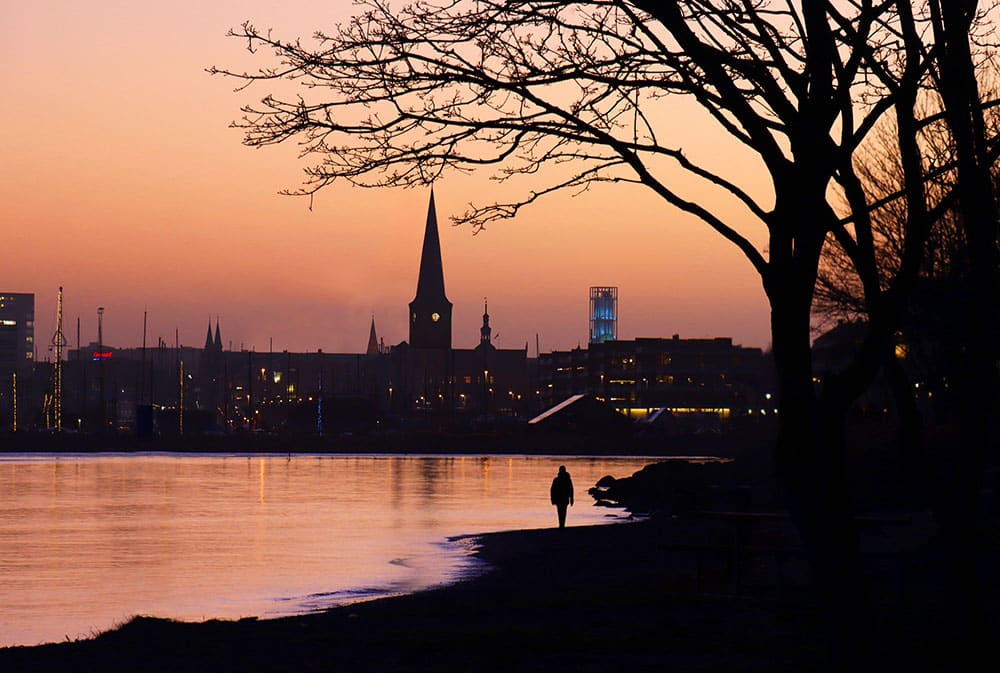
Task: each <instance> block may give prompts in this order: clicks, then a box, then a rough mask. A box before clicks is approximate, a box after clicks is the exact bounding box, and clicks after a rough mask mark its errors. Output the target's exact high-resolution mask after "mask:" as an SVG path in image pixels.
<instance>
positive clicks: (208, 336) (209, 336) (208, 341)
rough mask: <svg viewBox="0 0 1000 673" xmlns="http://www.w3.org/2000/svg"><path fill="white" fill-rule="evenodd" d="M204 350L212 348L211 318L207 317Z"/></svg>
mask: <svg viewBox="0 0 1000 673" xmlns="http://www.w3.org/2000/svg"><path fill="white" fill-rule="evenodd" d="M205 350H207V351H210V350H212V318H211V317H209V319H208V334H206V335H205Z"/></svg>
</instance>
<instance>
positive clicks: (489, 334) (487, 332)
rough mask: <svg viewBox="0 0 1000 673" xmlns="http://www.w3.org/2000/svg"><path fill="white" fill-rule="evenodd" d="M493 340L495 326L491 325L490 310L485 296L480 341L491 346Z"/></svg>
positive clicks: (481, 343)
mask: <svg viewBox="0 0 1000 673" xmlns="http://www.w3.org/2000/svg"><path fill="white" fill-rule="evenodd" d="M492 340H493V328H492V327H490V310H489V304H488V303H487V302H486V297H483V326H482V327H481V328H480V329H479V343H480V345H483V346H489V345H490V342H491V341H492Z"/></svg>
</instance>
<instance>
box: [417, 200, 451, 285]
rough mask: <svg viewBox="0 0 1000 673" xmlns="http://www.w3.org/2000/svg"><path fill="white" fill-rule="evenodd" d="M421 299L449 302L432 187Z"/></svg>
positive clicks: (418, 279)
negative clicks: (445, 286) (445, 289)
mask: <svg viewBox="0 0 1000 673" xmlns="http://www.w3.org/2000/svg"><path fill="white" fill-rule="evenodd" d="M421 298H427V299H439V298H440V299H444V300H445V301H447V297H445V294H444V267H443V266H442V264H441V239H440V238H439V237H438V224H437V209H436V208H435V207H434V188H433V187H431V199H430V204H429V205H428V206H427V224H426V225H425V226H424V247H423V250H422V251H421V253H420V275H419V276H418V277H417V300H419V299H421Z"/></svg>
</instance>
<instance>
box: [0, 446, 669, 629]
mask: <svg viewBox="0 0 1000 673" xmlns="http://www.w3.org/2000/svg"><path fill="white" fill-rule="evenodd" d="M475 460H478V461H479V462H480V464H481V465H479V466H476V469H472V466H473V463H472V462H471V461H475ZM497 460H501V458H490V457H488V456H486V457H481V458H480V457H472V456H469V457H466V456H459V457H453V456H439V457H425V456H383V457H374V456H314V455H288V456H284V455H282V456H235V455H234V456H208V455H199V456H191V455H162V454H149V455H142V454H135V455H103V456H59V457H54V456H43V455H32V454H22V455H12V454H0V646H5V645H13V644H33V643H38V642H50V641H58V640H63V639H65V638H67V637H69V638H71V639H72V638H78V637H85V636H89V635H91V634H92V633H94V632H96V631H100V630H105V629H108V628H110V627H112V626H114V625H115V624H117V623H120V622H122V621H125V620H127V619H128V618H129V617H130V616H132V615H135V614H153V615H157V616H162V617H172V618H176V619H184V620H201V619H206V618H211V617H220V618H238V617H242V616H249V615H256V616H263V617H267V616H278V615H282V614H291V613H299V612H304V611H308V610H310V609H316V608H321V607H324V606H328V605H331V604H336V603H342V602H349V601H350V600H357V599H359V598H363V597H365V596H368V595H371V592H374V593H378V592H379V591H381V592H383V593H384V592H407V591H414V590H418V589H420V588H424V587H427V586H430V585H433V584H437V583H440V582H442V581H444V580H446V579H447V578H448V577H449V576H450V573H453V572H455V570H456V568H457V567H458V566H459V565H460V559H461V550H460V549H458V548H452V549H451V550H450V552H448V551H446V549H445V548H443V547H442V546H441V542H442V541H444V540H446V539H447V538H448V537H449V536H456V535H463V534H473V533H477V532H485V531H490V530H509V529H516V528H534V527H549V526H552V525H553V524H554V523H555V514H554V512H553V510H552V508H551V507H550V506H549V502H548V486H549V483H550V482H551V479H552V477H553V475H554V474H555V471H556V468H557V467H558V465H560V464H563V463H565V464H566V465H567V466H568V467H569V470H570V471H571V473H572V474H573V479H574V483H575V484H576V488H577V498H578V500H577V502H578V506H577V507H576V508H574V511H573V512H571V514H570V517H569V524H570V525H581V524H584V523H593V522H598V521H603V520H606V516H607V514H608V511H607V510H604V509H601V508H593V507H581V506H579V505H580V504H582V503H583V502H586V501H587V500H586V496H585V491H586V488H587V487H589V486H591V485H593V484H594V483H595V482H596V481H597V479H599V478H600V477H602V476H604V475H605V474H613V475H615V476H624V475H628V474H631V473H632V472H634V471H635V470H637V469H639V468H640V467H642V466H643V465H645V464H646V463H648V462H649V460H648V459H617V458H616V459H602V458H597V459H595V458H576V459H567V458H546V457H524V456H515V457H503V458H502V460H504V461H505V463H506V470H505V471H504V472H505V473H506V474H505V477H506V478H505V479H503V481H502V483H497V482H496V480H495V479H494V480H491V478H490V477H491V465H492V463H493V462H494V461H497ZM244 463H245V465H244ZM254 463H256V469H254ZM368 589H370V590H371V592H366V591H365V590H368Z"/></svg>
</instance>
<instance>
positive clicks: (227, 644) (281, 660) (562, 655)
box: [0, 519, 824, 672]
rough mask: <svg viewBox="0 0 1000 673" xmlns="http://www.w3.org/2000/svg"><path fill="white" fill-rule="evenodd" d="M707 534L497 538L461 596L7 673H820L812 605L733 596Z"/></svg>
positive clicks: (154, 638) (127, 632)
mask: <svg viewBox="0 0 1000 673" xmlns="http://www.w3.org/2000/svg"><path fill="white" fill-rule="evenodd" d="M697 528H698V531H695V530H693V528H692V524H691V523H689V522H684V521H680V520H671V519H665V520H662V521H658V522H657V521H652V522H642V523H629V524H617V525H605V526H589V527H575V528H574V527H569V528H567V529H566V530H563V531H559V530H557V529H544V530H530V531H515V532H506V533H491V534H486V535H483V536H477V538H478V539H479V543H480V545H481V548H480V549H479V551H478V554H479V556H480V557H481V558H482V559H483V560H484V561H485V562H486V563H488V564H490V566H491V568H492V569H491V570H490V571H489V572H487V573H485V574H484V575H482V576H480V577H476V578H472V579H468V580H466V581H463V582H460V583H458V584H456V585H452V586H448V587H444V588H440V589H435V590H431V591H426V592H422V593H418V594H413V595H409V596H401V597H395V598H388V599H381V600H376V601H371V602H368V603H360V604H354V605H349V606H345V607H341V608H336V609H333V610H330V611H328V612H324V613H320V614H315V615H308V616H299V617H288V618H282V619H273V620H253V619H250V620H241V621H209V622H204V623H178V622H170V621H166V620H159V619H152V618H141V619H136V620H133V621H132V622H130V623H128V624H126V625H125V626H123V627H122V628H120V629H118V630H116V631H112V632H109V633H106V634H103V635H101V636H99V637H98V638H96V639H94V640H89V641H79V642H73V643H61V644H54V645H41V646H36V647H26V648H8V649H0V670H3V671H7V672H11V671H241V672H245V671H313V670H324V671H474V670H479V671H482V670H489V671H494V670H495V671H534V670H545V671H575V672H579V671H614V670H621V671H641V670H651V669H654V668H660V667H662V666H664V665H669V666H670V667H672V668H673V669H674V670H732V671H748V670H757V671H770V670H774V671H778V670H798V671H806V670H818V669H821V668H822V665H821V664H822V661H823V660H824V656H823V652H822V648H823V645H822V638H821V634H820V632H819V630H818V627H817V622H816V618H815V615H814V614H813V611H812V610H811V608H810V607H809V605H810V602H809V600H808V599H807V598H805V594H804V593H802V592H799V591H798V590H797V589H796V588H795V586H794V582H793V583H792V584H790V585H789V586H788V587H786V588H785V589H784V590H783V591H782V593H781V595H780V596H779V594H778V593H777V588H776V587H775V586H767V585H768V584H769V582H764V585H762V586H761V587H757V588H754V587H753V586H752V583H753V581H754V580H753V579H752V578H751V577H748V578H747V580H746V586H745V587H743V588H740V589H739V590H737V591H733V590H732V589H733V586H732V581H731V580H732V576H731V573H729V571H728V570H727V568H728V567H729V566H728V563H729V559H728V558H727V553H726V549H725V547H718V545H717V543H718V538H717V537H713V536H715V535H716V534H717V533H722V534H724V532H725V531H724V529H721V528H716V529H715V530H714V532H708V533H707V532H706V528H705V526H704V523H703V522H702V523H700V524H698V526H697ZM710 528H711V526H710ZM699 540H700V542H699ZM699 545H701V546H699ZM720 552H721V554H720ZM567 559H572V560H571V561H567ZM699 560H700V563H699ZM772 584H773V583H772Z"/></svg>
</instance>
